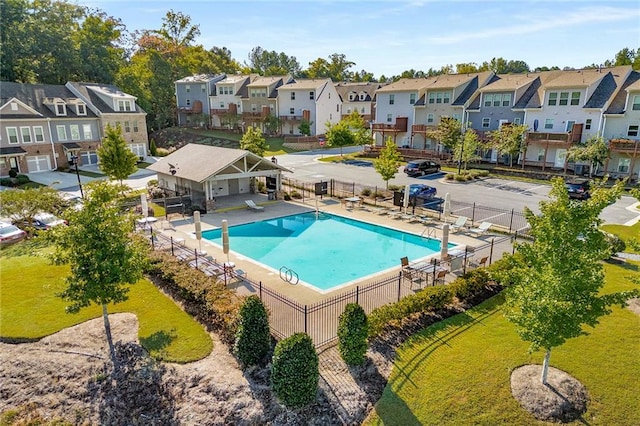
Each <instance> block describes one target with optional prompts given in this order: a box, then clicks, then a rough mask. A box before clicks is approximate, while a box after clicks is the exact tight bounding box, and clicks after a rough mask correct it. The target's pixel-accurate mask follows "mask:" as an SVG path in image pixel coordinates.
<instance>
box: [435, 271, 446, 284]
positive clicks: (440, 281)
mask: <svg viewBox="0 0 640 426" xmlns="http://www.w3.org/2000/svg"><path fill="white" fill-rule="evenodd" d="M447 272H449V271H447V270H446V269H442V270H440V271H438V272H437V273H436V276H435V278H434V280H433V285H438V284H444V279H445V277H446V276H447Z"/></svg>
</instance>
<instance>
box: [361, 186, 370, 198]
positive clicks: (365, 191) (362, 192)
mask: <svg viewBox="0 0 640 426" xmlns="http://www.w3.org/2000/svg"><path fill="white" fill-rule="evenodd" d="M360 195H362V196H363V197H368V196H370V195H371V190H370V189H369V188H365V189H363V190H362V191H361V192H360Z"/></svg>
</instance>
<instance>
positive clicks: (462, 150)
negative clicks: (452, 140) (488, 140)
mask: <svg viewBox="0 0 640 426" xmlns="http://www.w3.org/2000/svg"><path fill="white" fill-rule="evenodd" d="M478 145H479V141H478V134H477V133H476V131H475V130H473V129H467V130H466V131H465V132H464V136H463V137H462V139H461V140H460V142H458V143H457V144H456V146H455V147H454V149H453V158H454V159H455V160H456V161H460V166H463V167H464V170H465V171H466V170H467V165H468V163H469V162H470V161H474V160H476V159H477V158H478V154H476V151H477V150H478Z"/></svg>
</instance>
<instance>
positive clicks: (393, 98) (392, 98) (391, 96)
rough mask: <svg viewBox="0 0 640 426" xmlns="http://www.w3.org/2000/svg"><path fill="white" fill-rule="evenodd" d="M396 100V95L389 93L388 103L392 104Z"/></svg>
mask: <svg viewBox="0 0 640 426" xmlns="http://www.w3.org/2000/svg"><path fill="white" fill-rule="evenodd" d="M395 102H396V95H389V105H393V104H394V103H395Z"/></svg>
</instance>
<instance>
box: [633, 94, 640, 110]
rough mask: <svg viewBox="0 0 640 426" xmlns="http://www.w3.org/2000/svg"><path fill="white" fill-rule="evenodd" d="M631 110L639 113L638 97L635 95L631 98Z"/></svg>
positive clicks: (639, 96) (639, 100)
mask: <svg viewBox="0 0 640 426" xmlns="http://www.w3.org/2000/svg"><path fill="white" fill-rule="evenodd" d="M631 109H632V110H634V111H640V95H635V96H634V97H633V106H632V107H631Z"/></svg>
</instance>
